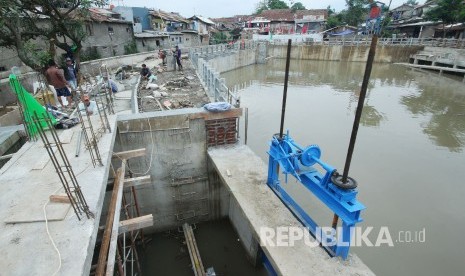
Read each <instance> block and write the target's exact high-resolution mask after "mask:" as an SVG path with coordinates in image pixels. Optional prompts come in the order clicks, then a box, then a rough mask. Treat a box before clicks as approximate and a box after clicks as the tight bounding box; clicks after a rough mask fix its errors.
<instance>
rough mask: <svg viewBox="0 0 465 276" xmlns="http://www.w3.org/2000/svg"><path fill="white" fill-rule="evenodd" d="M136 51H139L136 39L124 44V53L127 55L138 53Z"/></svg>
mask: <svg viewBox="0 0 465 276" xmlns="http://www.w3.org/2000/svg"><path fill="white" fill-rule="evenodd" d="M136 53H138V51H137V45H136V41H134V40H133V41H131V42H130V43H129V44H127V45H124V54H125V55H131V54H136Z"/></svg>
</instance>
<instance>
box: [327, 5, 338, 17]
mask: <svg viewBox="0 0 465 276" xmlns="http://www.w3.org/2000/svg"><path fill="white" fill-rule="evenodd" d="M326 10H327V11H328V17H329V16H331V15H333V14H335V13H336V11H335V10H334V9H332V8H331V5H329V6H328V7H327V8H326Z"/></svg>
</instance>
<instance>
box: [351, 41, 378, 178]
mask: <svg viewBox="0 0 465 276" xmlns="http://www.w3.org/2000/svg"><path fill="white" fill-rule="evenodd" d="M377 43H378V35H376V34H375V35H374V36H373V37H372V39H371V46H370V51H369V52H368V59H367V64H366V67H365V75H364V76H363V82H362V88H361V89H360V96H359V98H358V105H357V110H356V112H355V119H354V125H353V127H352V134H351V136H350V142H349V149H348V151H347V157H346V162H345V165H344V173H343V174H342V182H344V183H346V182H347V176H348V175H349V169H350V163H351V161H352V154H353V153H354V147H355V140H356V139H357V132H358V126H359V124H360V118H361V116H362V111H363V105H364V102H365V96H366V93H367V88H368V82H369V80H370V75H371V69H372V67H373V60H374V58H375V53H376V44H377Z"/></svg>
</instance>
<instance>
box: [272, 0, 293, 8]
mask: <svg viewBox="0 0 465 276" xmlns="http://www.w3.org/2000/svg"><path fill="white" fill-rule="evenodd" d="M268 9H270V10H277V9H289V6H288V5H287V4H286V2H284V1H281V0H268Z"/></svg>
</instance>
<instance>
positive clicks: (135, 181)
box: [124, 175, 151, 188]
mask: <svg viewBox="0 0 465 276" xmlns="http://www.w3.org/2000/svg"><path fill="white" fill-rule="evenodd" d="M150 183H151V177H150V175H144V176H140V177H133V178H127V179H125V180H124V188H129V187H135V186H139V185H145V184H150Z"/></svg>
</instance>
